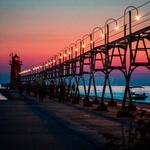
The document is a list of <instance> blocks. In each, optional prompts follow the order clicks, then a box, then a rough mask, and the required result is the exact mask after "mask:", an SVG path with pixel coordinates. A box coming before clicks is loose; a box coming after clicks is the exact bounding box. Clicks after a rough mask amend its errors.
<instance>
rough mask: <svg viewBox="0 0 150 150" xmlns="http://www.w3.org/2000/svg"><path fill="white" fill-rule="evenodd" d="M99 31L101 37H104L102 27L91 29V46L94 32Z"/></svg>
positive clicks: (93, 44)
mask: <svg viewBox="0 0 150 150" xmlns="http://www.w3.org/2000/svg"><path fill="white" fill-rule="evenodd" d="M99 30H100V31H101V33H102V34H101V37H102V38H103V37H104V33H103V29H102V28H101V27H95V28H94V29H93V30H92V35H91V45H92V48H94V46H95V41H94V33H95V32H97V31H99Z"/></svg>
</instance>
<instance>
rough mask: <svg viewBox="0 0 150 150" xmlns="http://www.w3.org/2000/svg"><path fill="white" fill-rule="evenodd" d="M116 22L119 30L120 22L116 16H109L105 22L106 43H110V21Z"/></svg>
mask: <svg viewBox="0 0 150 150" xmlns="http://www.w3.org/2000/svg"><path fill="white" fill-rule="evenodd" d="M110 21H111V22H115V24H116V27H115V29H116V30H118V23H117V20H116V19H114V18H108V19H107V20H106V22H105V44H108V43H109V22H110Z"/></svg>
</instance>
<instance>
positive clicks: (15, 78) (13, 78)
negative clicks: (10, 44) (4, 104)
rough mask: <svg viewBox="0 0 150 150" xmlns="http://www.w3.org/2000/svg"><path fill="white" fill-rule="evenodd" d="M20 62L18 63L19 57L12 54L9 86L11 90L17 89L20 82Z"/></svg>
mask: <svg viewBox="0 0 150 150" xmlns="http://www.w3.org/2000/svg"><path fill="white" fill-rule="evenodd" d="M21 65H22V61H20V57H19V56H18V55H17V54H14V55H13V53H12V54H11V56H10V66H11V70H10V84H11V87H12V88H17V86H18V84H19V81H20V75H19V73H20V71H21Z"/></svg>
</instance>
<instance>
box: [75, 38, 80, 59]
mask: <svg viewBox="0 0 150 150" xmlns="http://www.w3.org/2000/svg"><path fill="white" fill-rule="evenodd" d="M78 43H79V44H80V47H79V49H78V46H77V45H78ZM78 51H80V54H81V39H78V40H76V42H75V57H77V53H78Z"/></svg>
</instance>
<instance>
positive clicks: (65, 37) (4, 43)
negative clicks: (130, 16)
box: [0, 0, 147, 83]
mask: <svg viewBox="0 0 150 150" xmlns="http://www.w3.org/2000/svg"><path fill="white" fill-rule="evenodd" d="M144 2H147V0H142V1H141V0H0V83H6V82H9V78H10V76H9V74H10V66H9V54H10V53H11V52H13V53H17V54H18V55H19V56H20V57H21V60H22V61H23V65H22V68H23V69H24V68H30V67H32V66H34V65H36V64H39V63H41V62H44V61H46V60H47V59H48V58H50V57H51V56H52V55H54V54H56V53H57V52H59V51H61V50H63V48H64V47H66V46H68V45H69V44H70V43H72V42H74V41H76V40H77V39H79V38H81V37H82V36H83V35H84V34H86V33H89V32H91V30H92V29H93V28H94V27H95V26H103V25H104V22H105V21H106V19H107V18H110V17H115V18H118V17H120V16H122V15H123V12H124V9H125V8H126V7H127V6H129V5H134V6H139V5H141V4H142V3H144Z"/></svg>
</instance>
